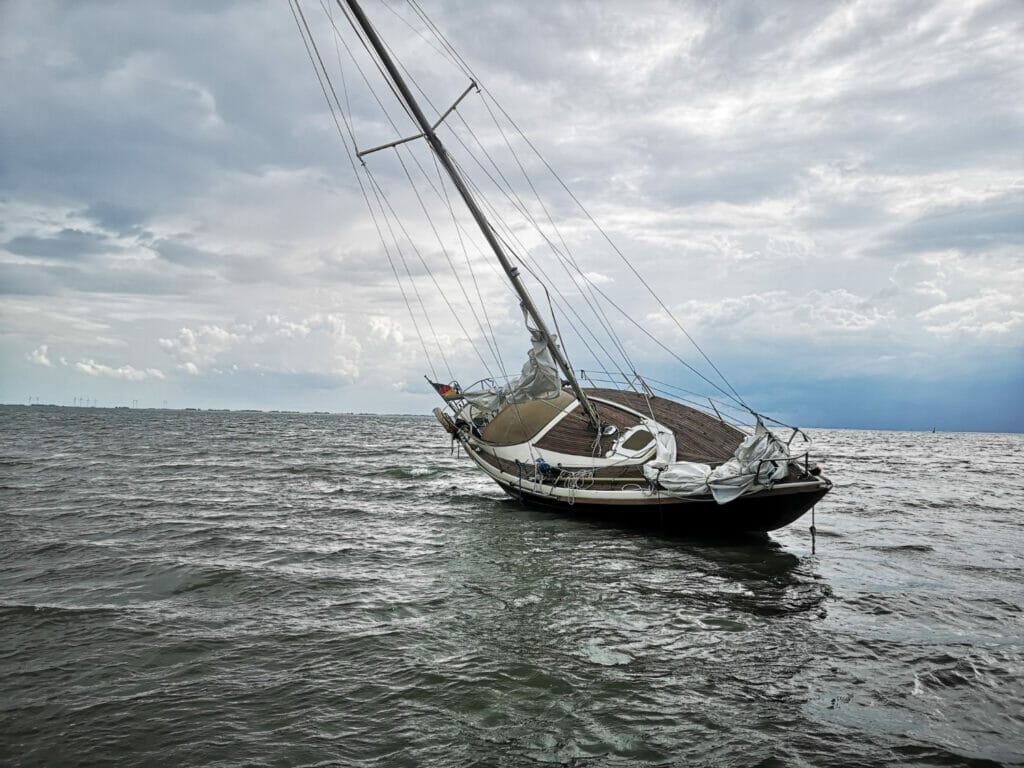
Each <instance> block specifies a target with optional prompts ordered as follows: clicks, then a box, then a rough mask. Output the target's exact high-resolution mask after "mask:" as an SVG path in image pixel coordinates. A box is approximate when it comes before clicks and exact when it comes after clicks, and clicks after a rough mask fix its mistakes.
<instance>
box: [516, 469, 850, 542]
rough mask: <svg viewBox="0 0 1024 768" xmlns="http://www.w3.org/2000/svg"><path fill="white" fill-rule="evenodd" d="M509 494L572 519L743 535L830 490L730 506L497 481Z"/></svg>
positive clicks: (797, 512)
mask: <svg viewBox="0 0 1024 768" xmlns="http://www.w3.org/2000/svg"><path fill="white" fill-rule="evenodd" d="M498 484H499V485H500V486H501V487H502V489H504V491H505V492H506V493H508V494H509V496H511V497H513V498H515V499H517V500H519V501H521V502H522V503H523V504H526V505H529V506H536V507H543V508H545V509H550V510H553V511H556V512H558V513H559V514H563V515H566V516H569V517H578V518H581V519H588V520H604V521H608V522H614V523H616V524H618V525H623V526H627V527H630V528H642V529H647V530H653V531H659V532H665V533H671V534H677V535H694V536H699V535H713V536H743V535H748V534H763V533H768V532H769V531H775V530H778V529H779V528H783V527H785V526H787V525H789V524H790V523H793V522H795V521H796V520H798V519H799V518H800V517H802V516H803V515H804V514H805V513H806V512H807V511H808V510H810V509H811V507H813V506H814V505H815V504H817V503H818V502H819V501H820V500H821V499H822V498H823V497H824V496H825V494H827V493H828V492H829V490H831V488H832V484H831V483H829V482H828V481H827V480H823V481H822V484H821V485H820V486H819V487H818V488H812V489H807V490H800V491H795V490H794V491H792V492H787V489H786V486H785V485H780V486H776V487H775V488H774V489H772V490H771V491H762V492H761V493H755V494H751V495H749V496H741V497H740V498H738V499H735V500H733V501H731V502H729V503H728V504H717V503H715V501H714V500H713V499H677V498H673V497H670V496H662V497H661V498H658V499H651V500H650V501H648V502H646V503H641V504H637V503H629V504H615V503H614V502H606V503H600V504H597V503H588V502H582V501H576V502H574V503H571V504H570V503H569V502H567V501H565V500H562V499H559V498H556V497H552V496H549V495H545V494H536V493H531V492H529V491H525V490H524V491H520V490H519V489H518V488H517V487H516V486H515V485H509V484H506V483H501V482H499V483H498Z"/></svg>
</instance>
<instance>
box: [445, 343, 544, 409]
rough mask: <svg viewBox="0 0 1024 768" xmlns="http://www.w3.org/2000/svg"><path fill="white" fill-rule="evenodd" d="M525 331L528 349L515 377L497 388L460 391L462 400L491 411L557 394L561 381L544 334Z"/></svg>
mask: <svg viewBox="0 0 1024 768" xmlns="http://www.w3.org/2000/svg"><path fill="white" fill-rule="evenodd" d="M529 331H530V340H531V342H532V347H531V349H530V351H529V353H528V356H527V359H526V363H525V364H524V365H523V370H522V372H521V373H520V374H519V376H518V378H516V379H513V380H512V381H510V382H509V383H508V384H506V385H504V386H501V387H490V388H487V389H478V390H469V391H466V392H463V393H462V396H463V398H464V399H465V400H467V401H468V402H469V403H471V404H472V405H474V406H476V408H478V409H479V410H481V411H484V412H494V411H497V410H498V409H499V408H501V406H503V405H505V404H506V403H524V402H526V401H528V400H550V399H551V398H555V397H558V395H559V394H561V392H562V380H561V378H560V377H559V375H558V369H557V368H556V367H555V361H554V358H553V357H552V356H551V349H550V348H549V347H548V344H547V341H546V340H545V338H544V334H542V333H541V332H540V331H538V330H536V329H534V328H529ZM552 338H555V337H552Z"/></svg>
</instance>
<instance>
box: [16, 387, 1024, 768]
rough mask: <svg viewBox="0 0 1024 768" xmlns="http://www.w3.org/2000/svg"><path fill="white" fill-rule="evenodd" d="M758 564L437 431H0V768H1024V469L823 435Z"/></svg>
mask: <svg viewBox="0 0 1024 768" xmlns="http://www.w3.org/2000/svg"><path fill="white" fill-rule="evenodd" d="M811 434H812V437H813V438H814V439H815V451H816V452H817V454H818V456H819V460H820V463H821V465H822V467H823V469H824V472H825V474H826V475H828V476H829V477H831V478H832V479H833V480H834V482H835V489H834V491H833V492H832V493H831V494H830V495H829V496H828V497H827V498H826V499H825V500H823V501H822V502H821V503H820V504H819V505H818V507H817V509H816V511H815V518H814V523H815V525H816V528H817V535H816V537H815V539H814V541H813V542H812V538H811V534H810V531H809V527H810V523H811V519H810V516H809V515H808V516H806V517H804V518H802V519H801V520H798V521H797V522H796V523H794V524H793V525H791V526H789V527H788V528H785V529H783V530H780V531H776V532H774V533H772V534H770V535H769V536H768V537H767V538H763V539H745V540H705V539H685V538H670V537H665V536H659V535H656V534H652V533H651V532H646V531H630V530H623V529H620V528H616V527H614V526H610V525H607V524H599V523H595V522H588V521H585V520H579V519H574V518H572V517H568V516H561V515H558V514H554V513H550V512H543V511H538V510H534V509H529V508H524V507H522V506H520V505H518V504H517V503H515V502H513V501H511V500H509V499H506V498H505V497H504V496H503V494H502V493H501V492H500V490H499V489H497V487H495V486H493V485H491V484H490V483H489V481H487V480H486V479H484V478H483V477H482V476H481V475H480V474H478V473H477V471H475V470H474V469H473V467H472V465H471V464H470V462H469V461H468V460H467V459H466V458H465V457H464V456H462V457H460V456H459V455H457V453H454V454H453V453H452V450H451V447H452V446H451V444H450V442H449V440H448V437H447V435H446V434H445V433H444V432H443V431H442V430H441V429H440V428H439V426H438V425H437V424H436V422H434V420H433V419H432V418H429V417H428V418H423V417H420V416H376V415H331V414H293V413H260V412H222V411H175V410H141V409H130V410H129V409H103V408H69V407H49V406H32V407H29V406H24V407H21V406H5V407H2V408H0V764H2V765H10V766H22V765H24V766H34V765H54V766H64V765H103V766H108V765H118V766H154V765H164V766H330V765H338V766H367V767H370V766H374V767H376V766H380V767H381V768H383V767H385V766H387V767H388V768H391V767H392V766H467V767H468V766H705V765H707V766H765V767H769V766H844V767H847V766H887V765H899V766H995V765H1024V436H1022V435H1019V434H965V433H952V434H949V433H934V434H933V433H930V432H929V433H918V432H884V431H848V430H826V429H822V430H813V431H812V432H811Z"/></svg>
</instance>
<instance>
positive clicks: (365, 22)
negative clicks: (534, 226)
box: [339, 0, 601, 431]
mask: <svg viewBox="0 0 1024 768" xmlns="http://www.w3.org/2000/svg"><path fill="white" fill-rule="evenodd" d="M339 2H340V0H339ZM345 4H346V5H348V7H349V9H350V10H351V11H352V15H353V16H354V17H355V19H356V21H357V22H358V23H359V26H360V27H361V28H362V30H363V33H364V34H365V35H366V37H367V39H368V40H369V42H370V45H372V46H373V50H374V51H375V52H376V53H377V57H378V58H379V59H380V62H381V64H383V65H384V68H385V69H386V70H387V71H388V75H390V76H391V80H392V81H393V82H394V85H395V87H396V88H397V89H398V92H399V93H400V94H401V96H402V100H403V101H405V104H406V106H407V107H408V108H409V112H410V113H411V114H412V116H413V118H414V119H415V121H416V124H417V125H418V126H419V128H420V130H421V131H422V132H423V136H424V137H425V138H426V140H427V143H428V144H430V148H431V149H432V150H433V152H434V154H435V155H436V156H437V159H438V161H439V162H440V163H441V165H442V167H444V169H445V171H446V172H447V173H448V176H450V177H451V180H452V183H453V184H454V185H455V188H456V189H457V190H458V191H459V195H461V197H462V200H463V202H465V204H466V207H467V208H469V212H470V213H471V214H472V215H473V219H474V220H475V221H476V224H477V226H478V227H479V228H480V231H481V232H482V233H483V236H484V239H486V240H487V243H488V245H490V246H491V249H492V250H493V251H494V255H495V256H496V257H497V258H498V263H499V264H501V268H502V269H503V270H505V274H506V275H508V279H509V282H511V283H512V288H513V289H514V290H515V292H516V294H517V295H518V296H519V301H520V303H521V304H522V306H523V309H524V310H525V312H526V314H527V315H529V317H530V319H531V320H533V322H534V325H535V326H536V328H537V330H538V331H539V332H540V333H541V335H542V336H543V337H544V341H545V342H546V343H547V346H548V349H549V350H551V356H552V357H553V358H554V360H555V363H557V365H558V367H559V368H560V369H561V371H562V373H563V374H564V375H565V378H566V379H567V380H568V382H569V386H570V387H572V391H573V392H574V393H575V395H576V398H577V399H578V400H579V401H580V406H581V407H582V408H583V410H584V411H585V412H586V414H587V419H588V420H589V421H590V424H591V426H593V428H594V429H595V430H598V431H600V429H601V419H600V417H599V416H598V415H597V409H596V408H595V407H594V404H593V403H591V402H590V400H589V398H587V396H586V395H585V394H583V389H582V388H581V387H580V384H579V381H577V380H576V374H575V373H573V370H572V366H570V365H569V360H568V359H567V358H566V357H565V355H564V353H563V352H562V350H561V349H560V348H559V347H558V344H556V343H555V338H554V336H552V335H551V332H550V331H549V330H548V326H547V323H545V322H544V318H543V317H541V314H540V312H539V311H538V310H537V306H536V305H535V304H534V303H533V299H532V298H530V294H529V293H528V292H527V290H526V286H525V285H524V284H523V281H522V279H521V278H520V277H519V268H518V267H516V266H514V265H513V264H512V262H511V261H510V260H509V258H508V255H507V254H506V253H505V250H504V248H502V246H501V243H500V242H499V241H498V238H497V237H496V236H495V234H494V230H493V229H492V228H491V225H490V222H488V221H487V217H486V216H484V214H483V211H481V210H480V206H478V205H477V202H476V200H475V199H474V198H473V195H472V193H470V191H469V188H468V187H467V186H466V183H465V182H464V181H463V180H462V177H461V175H460V174H459V172H458V171H457V170H456V169H455V165H454V164H453V163H452V160H451V158H450V157H449V156H448V151H447V150H446V149H445V148H444V145H443V144H442V143H441V140H440V139H439V138H438V137H437V134H436V133H434V128H433V126H431V124H430V121H429V120H427V118H426V115H424V114H423V110H421V109H420V106H419V104H418V103H417V102H416V99H415V98H414V97H413V95H412V92H411V91H410V90H409V87H408V86H407V85H406V83H405V80H404V79H403V78H402V75H401V73H400V72H399V71H398V67H397V66H395V62H394V61H393V60H392V59H391V55H390V54H389V53H388V51H387V48H385V47H384V43H383V42H382V41H381V39H380V37H379V36H378V35H377V31H376V30H375V29H374V28H373V25H372V24H371V23H370V20H369V19H368V18H367V17H366V14H365V13H363V9H362V8H361V7H360V6H359V2H358V0H345Z"/></svg>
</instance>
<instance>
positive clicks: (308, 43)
mask: <svg viewBox="0 0 1024 768" xmlns="http://www.w3.org/2000/svg"><path fill="white" fill-rule="evenodd" d="M289 9H290V10H291V12H292V17H293V18H294V19H295V24H296V26H297V27H298V29H299V36H300V37H301V38H302V44H303V47H304V48H305V49H306V55H307V56H308V57H309V62H310V65H311V66H312V67H313V71H314V73H315V74H316V77H317V82H319V84H320V90H321V91H322V92H323V95H324V99H325V100H326V102H327V107H328V110H329V111H330V113H331V119H332V121H333V122H334V127H335V129H336V130H337V131H338V136H339V138H340V139H341V143H342V146H343V147H344V148H345V156H346V157H347V158H348V161H349V165H350V166H351V167H352V172H353V175H354V176H355V178H356V181H357V183H358V185H359V190H360V192H361V193H362V196H363V200H364V201H365V203H366V206H367V209H368V210H369V212H370V218H371V219H372V220H373V225H374V228H375V229H376V230H377V235H378V237H379V238H380V240H381V243H382V244H383V245H384V252H385V254H386V256H387V259H388V264H389V265H390V266H391V270H392V272H393V273H394V275H395V281H396V282H397V283H398V289H399V292H400V293H401V295H402V301H403V302H404V303H405V306H406V309H407V310H408V312H409V317H410V319H411V320H412V325H413V329H414V330H415V332H416V336H417V338H418V339H419V341H420V345H421V346H422V347H423V354H424V356H425V358H426V360H427V365H428V366H429V367H430V371H431V373H432V374H433V375H434V377H435V378H437V372H436V370H435V368H434V364H433V361H432V360H431V356H430V353H429V352H428V351H427V346H426V341H425V339H424V336H423V333H422V331H421V330H420V327H419V323H418V322H417V320H416V314H415V312H414V311H413V308H412V304H411V302H410V301H409V297H408V295H407V294H406V292H405V288H404V287H403V285H402V282H401V280H399V278H398V270H397V268H396V267H395V264H394V260H393V259H392V257H391V252H390V250H389V249H388V247H387V243H386V242H385V240H384V234H383V232H382V230H381V227H380V222H379V221H378V219H377V215H376V213H375V212H374V210H373V206H372V205H371V204H370V197H369V195H368V194H367V192H366V187H365V186H364V184H363V181H362V177H361V176H360V174H359V169H358V167H357V165H356V161H355V156H354V154H353V153H354V151H355V147H356V143H355V134H354V132H353V131H352V127H351V126H350V125H349V122H348V119H347V117H346V115H345V112H344V110H342V109H341V105H340V102H338V94H337V92H336V91H335V90H334V85H333V84H332V83H331V80H330V76H329V75H328V73H327V70H326V67H324V64H323V58H322V57H321V56H320V51H319V49H318V48H317V45H316V40H315V39H314V37H313V33H312V31H311V30H310V29H309V24H308V22H307V21H306V16H305V14H304V13H303V11H302V7H301V6H300V5H299V0H289ZM318 63H319V67H318V66H317V64H318ZM328 93H330V94H332V95H333V96H334V103H332V102H331V96H330V95H328ZM335 104H337V105H338V112H337V113H336V112H335V108H334V106H335ZM338 113H340V114H341V117H342V122H344V123H345V127H346V129H347V131H348V134H349V137H350V138H351V140H352V147H351V148H350V147H349V144H348V141H346V139H345V133H344V132H343V131H342V128H341V123H339V122H338ZM413 288H415V283H413ZM417 295H418V293H417ZM420 303H421V306H422V300H421V302H420ZM426 317H427V319H428V321H429V314H427V315H426ZM439 349H440V347H439ZM441 354H442V358H443V357H444V350H441ZM445 367H447V360H445ZM450 374H451V369H450V368H449V375H450Z"/></svg>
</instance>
